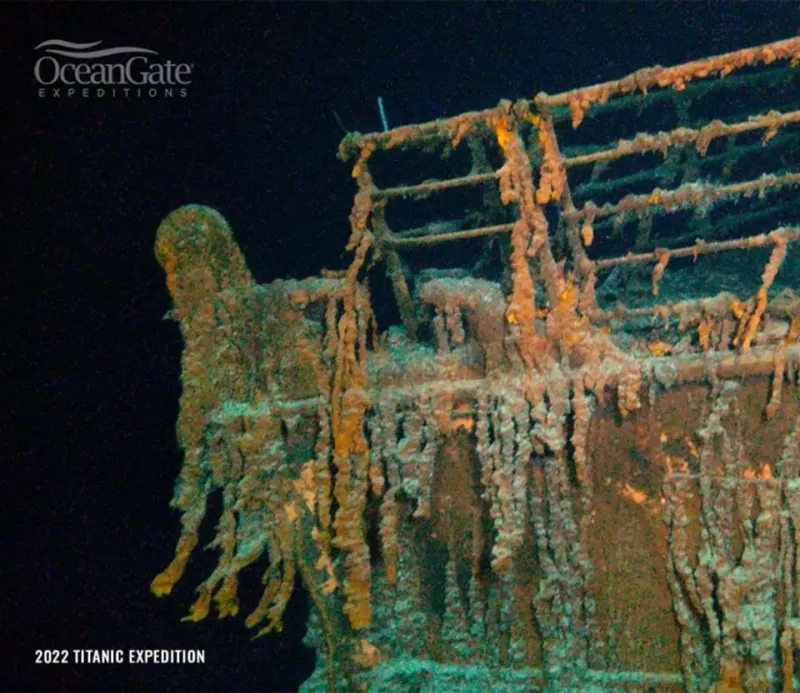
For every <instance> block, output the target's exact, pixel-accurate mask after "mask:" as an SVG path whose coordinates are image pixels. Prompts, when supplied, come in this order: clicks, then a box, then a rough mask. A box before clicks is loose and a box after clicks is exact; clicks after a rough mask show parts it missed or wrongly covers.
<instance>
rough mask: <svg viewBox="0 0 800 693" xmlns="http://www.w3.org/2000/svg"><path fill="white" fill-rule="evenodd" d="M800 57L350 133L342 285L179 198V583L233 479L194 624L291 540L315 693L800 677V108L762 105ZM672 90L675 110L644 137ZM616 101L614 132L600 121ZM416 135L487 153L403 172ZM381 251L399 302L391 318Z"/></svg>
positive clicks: (167, 578) (730, 60)
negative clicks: (248, 246) (247, 249)
mask: <svg viewBox="0 0 800 693" xmlns="http://www.w3.org/2000/svg"><path fill="white" fill-rule="evenodd" d="M799 58H800V39H790V40H787V41H782V42H778V43H775V44H770V45H768V46H762V47H758V48H753V49H747V50H743V51H737V52H735V53H730V54H727V55H724V56H718V57H715V58H709V59H707V60H699V61H695V62H693V63H688V64H686V65H681V66H677V67H674V68H660V67H656V68H646V69H644V70H639V71H638V72H636V73H634V74H632V75H629V76H628V77H625V78H623V79H621V80H617V81H614V82H608V83H605V84H601V85H595V86H593V87H588V88H586V89H578V90H573V91H570V92H565V93H563V94H557V95H554V96H548V95H546V94H540V95H538V96H537V97H536V99H534V100H533V101H526V100H519V101H516V102H513V103H512V102H511V101H505V100H504V101H501V102H500V103H499V104H498V105H497V106H496V107H494V108H491V109H487V110H484V111H475V112H471V113H465V114H462V115H459V116H456V117H454V118H448V119H441V120H437V121H433V122H430V123H423V124H418V125H409V126H403V127H400V128H395V129H393V130H389V131H388V132H381V133H373V134H366V135H362V134H359V133H353V134H351V135H348V136H347V137H346V138H345V140H344V141H343V142H342V144H341V146H340V149H339V154H340V157H341V158H342V159H345V160H349V161H351V162H352V166H353V168H352V175H353V178H354V180H355V182H356V185H357V191H356V194H355V199H354V202H353V206H352V210H351V214H350V229H351V233H350V238H349V241H348V244H347V248H346V249H347V251H348V252H349V253H350V254H351V256H350V257H351V259H350V262H349V264H348V265H347V267H346V268H345V269H343V270H340V271H323V272H322V276H320V277H316V278H309V279H306V280H303V281H277V282H273V283H272V284H270V285H266V286H264V285H259V284H257V283H255V282H254V280H253V279H252V277H251V275H250V273H249V271H248V269H247V266H246V264H245V261H244V258H243V257H242V254H241V252H240V251H239V249H238V247H237V246H236V243H235V241H234V240H233V237H232V234H231V232H230V229H229V228H228V226H227V224H226V223H225V221H224V220H223V219H222V217H221V216H220V215H219V214H217V213H216V212H214V211H213V210H210V209H207V208H204V207H198V206H189V207H184V208H181V209H179V210H177V211H176V212H174V213H173V214H171V215H170V216H169V217H168V218H167V219H166V220H165V221H164V222H163V223H162V225H161V227H160V229H159V232H158V239H157V244H156V254H157V257H158V259H159V261H160V262H161V264H162V266H163V267H164V270H165V272H166V274H167V286H168V289H169V291H170V294H171V296H172V299H173V304H174V307H173V309H172V310H171V311H170V313H169V315H170V316H171V317H174V318H175V319H177V320H178V321H179V322H180V325H181V330H182V333H183V337H184V341H185V350H184V354H183V376H182V379H183V395H182V398H181V412H180V418H179V421H178V436H179V440H180V443H181V446H182V448H183V450H184V455H185V459H184V464H183V468H182V470H181V474H180V477H179V480H178V484H177V487H176V492H175V497H174V499H173V506H174V507H176V508H177V509H178V510H180V512H181V513H182V518H181V522H182V532H181V536H180V539H179V540H178V546H177V549H176V552H175V558H174V560H173V561H172V563H171V564H170V565H169V567H168V568H167V569H166V570H165V571H164V572H163V573H162V574H161V575H159V576H158V577H157V578H156V579H155V580H154V581H153V585H152V588H153V591H154V592H155V593H156V594H167V593H169V592H170V590H171V589H172V587H173V586H174V584H175V583H176V581H177V580H178V579H179V578H180V577H181V575H182V574H183V572H184V570H185V568H186V564H187V562H188V561H189V559H190V556H191V554H192V552H193V550H194V548H195V546H196V545H197V544H198V542H199V541H200V538H199V532H200V525H201V523H202V521H203V518H204V516H205V512H206V504H207V501H208V498H209V496H210V495H211V494H214V493H219V494H220V496H221V499H222V511H221V517H220V518H219V522H218V524H217V527H216V536H215V537H214V539H213V540H212V542H211V546H212V547H214V548H215V549H217V551H218V553H219V561H218V564H217V567H216V568H215V569H214V571H213V572H212V574H211V575H210V576H208V577H207V578H206V580H205V581H204V582H203V583H202V584H201V585H200V587H199V588H198V596H197V599H196V602H195V604H194V605H193V607H192V609H191V612H190V615H189V618H190V619H192V620H199V619H201V618H203V617H205V616H206V615H207V614H208V613H209V611H210V609H211V604H212V602H213V603H214V604H215V606H216V610H217V611H218V613H219V614H220V615H221V616H225V615H232V614H235V613H236V612H237V611H238V608H239V604H238V597H237V592H238V579H239V574H240V573H241V571H242V570H243V569H244V568H245V567H247V566H248V565H251V564H253V563H255V562H257V561H261V560H263V561H264V562H265V563H267V566H266V568H265V573H264V576H263V583H264V592H263V595H262V598H261V601H260V603H259V604H258V605H256V607H255V610H254V611H253V612H252V613H251V614H250V615H249V616H248V618H247V624H248V625H249V626H256V625H260V626H261V630H260V631H259V632H260V633H263V632H267V631H269V630H274V629H278V628H280V624H281V618H282V614H283V611H284V609H285V607H286V603H287V600H288V599H289V596H290V594H291V591H292V588H293V585H294V583H295V578H300V579H301V580H302V583H303V585H304V586H305V588H306V589H307V590H308V593H309V595H310V596H311V603H312V615H311V618H310V620H309V634H308V638H307V642H309V643H310V644H311V645H313V646H314V647H315V648H316V649H317V650H318V652H319V655H320V657H319V662H320V665H319V666H318V667H317V670H316V671H315V673H314V675H313V677H312V679H311V680H310V681H309V682H307V683H306V684H305V685H304V691H306V692H307V693H312V692H313V693H316V692H317V691H322V690H327V691H328V693H335V692H336V691H367V690H370V689H371V688H373V687H374V689H375V690H387V691H398V692H399V691H403V692H404V691H407V690H412V689H415V690H416V689H419V690H423V689H424V690H434V689H438V688H441V689H442V690H451V689H455V688H458V689H459V690H460V689H462V688H463V689H464V690H466V689H470V690H472V689H476V690H477V689H481V688H487V689H488V688H491V687H492V686H495V687H500V688H503V689H504V690H506V689H507V690H526V691H528V690H530V691H534V690H537V691H539V690H541V691H544V690H601V689H602V690H606V689H615V690H617V689H621V688H626V689H627V688H630V689H632V690H657V691H665V692H666V691H676V690H686V691H690V693H707V692H708V691H709V690H715V691H718V692H719V691H734V690H758V691H761V690H763V691H767V690H773V689H777V688H776V687H778V686H780V687H781V688H782V690H783V691H785V692H786V691H789V690H794V687H796V686H797V685H798V683H797V681H798V678H797V677H798V671H797V666H796V664H797V651H798V647H799V646H800V625H798V624H800V598H798V596H797V580H798V577H797V576H798V575H800V563H798V560H800V548H798V547H800V534H798V532H797V528H798V527H800V486H798V482H797V477H798V475H799V474H800V452H799V451H798V445H800V442H798V441H800V429H798V426H800V404H798V402H800V400H799V399H798V397H797V392H798V387H800V344H799V342H800V295H798V286H800V265H799V264H798V257H797V252H796V248H797V243H798V241H800V226H798V224H797V219H798V217H797V211H798V206H797V202H796V195H795V194H794V193H795V191H796V188H797V186H798V185H800V171H797V170H795V167H794V163H795V162H794V160H793V159H792V157H791V156H788V155H787V152H789V151H794V148H796V146H797V138H798V134H797V132H796V127H797V125H798V124H799V123H800V112H799V111H797V110H789V109H791V108H792V103H793V102H791V101H789V104H788V105H789V109H786V108H784V109H782V110H781V109H780V108H779V107H780V106H781V105H782V104H781V103H780V102H778V103H774V104H773V103H769V104H765V103H763V101H765V100H766V98H767V97H770V96H772V95H773V94H777V95H779V96H782V97H786V98H788V96H787V95H788V94H791V93H792V92H791V89H790V87H791V86H792V85H793V82H792V79H794V78H795V77H796V75H795V77H792V75H793V74H794V73H792V67H794V66H795V65H796V64H797V63H798V59H799ZM781 61H782V63H783V66H782V67H781V68H780V69H776V68H775V67H773V63H775V64H777V63H779V62H781ZM786 61H788V62H789V67H786ZM746 66H749V67H751V68H753V69H752V70H743V71H742V72H741V73H740V74H738V75H730V76H729V77H727V78H726V80H724V81H721V80H719V79H716V78H717V77H719V76H724V75H728V74H729V73H730V72H732V71H735V70H738V69H739V68H742V67H746ZM759 70H761V71H759ZM751 81H752V82H751ZM751 83H752V84H755V83H757V84H759V85H768V86H769V88H768V89H761V88H759V89H758V90H756V89H750V85H751ZM668 86H672V87H673V89H664V90H660V91H659V90H657V89H653V87H668ZM648 90H651V91H650V93H648ZM717 90H718V91H717ZM730 92H734V93H735V95H736V98H731V99H727V98H725V99H719V100H718V101H715V100H714V99H715V97H716V95H718V94H724V95H726V96H727V95H728V94H729V93H730ZM750 97H753V98H755V97H758V98H760V99H761V101H758V102H757V103H756V105H755V106H753V108H752V109H751V110H750V111H749V112H748V110H747V109H748V108H749V106H748V104H749V101H748V98H750ZM698 101H699V102H701V106H702V108H700V109H699V110H700V113H699V114H698V113H695V112H694V110H693V109H694V105H695V102H698ZM729 103H730V104H735V110H733V109H734V106H728V110H727V111H726V110H724V108H725V107H726V106H725V105H726V104H729ZM784 105H785V104H784ZM651 106H658V107H659V108H661V109H662V113H661V115H663V116H664V117H663V118H660V120H659V121H658V122H659V125H660V126H661V127H664V130H663V131H658V132H647V131H642V132H638V133H636V132H635V130H634V131H633V132H623V133H618V132H617V130H616V129H615V128H617V127H618V125H619V123H630V122H631V121H632V120H636V119H641V121H642V122H644V123H646V122H647V121H646V118H645V116H643V115H642V114H647V113H652V112H653V109H652V108H650V107H651ZM717 106H719V108H720V109H721V110H720V112H719V113H714V115H716V116H718V117H713V118H712V117H710V114H709V111H713V110H714V109H715V107H717ZM619 112H623V113H624V115H625V117H623V118H617V117H616V116H617V114H618V113H619ZM670 114H673V115H674V123H673V124H672V125H663V123H665V122H667V121H668V120H669V118H668V116H669V115H670ZM609 115H610V116H611V118H607V116H609ZM586 118H593V119H594V118H596V119H597V121H596V123H593V127H592V128H591V129H589V128H585V127H584V129H583V130H582V131H581V132H580V133H577V134H578V135H583V133H584V132H585V131H589V132H588V135H587V136H588V137H589V139H590V140H591V139H592V138H593V137H594V138H596V137H600V138H603V141H600V142H588V143H587V142H586V140H585V139H580V140H576V141H578V142H579V144H575V143H574V142H573V139H571V138H573V130H574V128H577V127H579V126H580V125H581V123H582V121H584V120H585V119H586ZM598 133H599V134H598ZM634 133H635V134H634ZM617 135H619V136H617ZM398 149H402V150H412V151H416V152H417V153H423V154H426V155H427V154H431V153H433V154H437V155H440V156H441V158H446V157H449V156H450V155H452V154H454V153H456V152H457V155H456V156H453V157H452V160H453V161H459V162H460V164H463V163H466V166H465V170H461V171H459V170H455V166H456V164H454V170H453V171H452V175H450V177H445V178H435V177H431V176H426V175H420V176H419V179H418V180H420V181H421V182H418V183H412V184H409V185H398V184H393V186H392V187H381V185H380V175H379V173H376V172H381V171H383V172H385V171H386V170H387V167H386V166H384V165H382V164H383V163H384V162H383V161H381V162H380V164H378V165H375V164H376V160H377V159H380V158H383V157H388V158H391V157H392V156H395V155H396V151H397V150H398ZM653 153H655V154H656V156H653ZM462 154H463V155H464V156H461V155H462ZM658 154H660V156H657V155H658ZM754 162H757V163H754ZM460 164H459V165H460ZM762 164H763V166H761V165H762ZM759 167H760V168H759ZM398 170H399V171H403V172H405V171H406V170H407V162H406V163H405V164H404V165H403V166H399V167H398ZM437 170H438V171H441V166H439V168H438V169H437ZM576 172H580V173H576ZM437 175H441V173H438V174H437ZM448 175H449V174H448ZM471 189H477V191H478V193H479V194H476V195H463V196H462V197H461V198H459V200H460V201H459V202H458V203H453V204H450V203H449V202H447V201H445V202H446V203H442V204H439V203H440V202H441V200H442V199H444V198H445V197H446V196H448V195H452V194H455V193H459V192H467V191H470V190H471ZM439 196H442V198H441V199H440V198H439ZM464 200H472V201H473V202H468V201H467V202H464ZM476 200H477V202H474V201H476ZM429 201H435V203H436V204H430V206H428V204H429ZM420 203H423V204H420ZM473 203H474V204H476V205H477V206H476V207H473V208H466V209H465V208H464V205H465V204H466V205H469V204H473ZM404 205H405V206H406V209H399V208H400V207H403V206H404ZM409 207H410V208H411V209H409ZM434 208H435V209H437V210H439V211H438V214H440V215H441V216H437V217H436V218H428V217H429V216H430V214H431V212H430V210H431V209H434ZM442 210H449V212H448V211H442ZM401 220H405V221H406V222H408V221H409V220H413V221H411V222H410V228H395V226H396V225H398V224H400V223H402V222H401ZM793 220H794V221H793ZM447 244H457V245H456V246H453V247H455V248H456V251H454V252H453V253H452V254H451V253H449V251H448V247H449V246H447ZM462 248H466V249H465V250H464V251H463V252H462V251H461V249H462ZM454 258H456V259H458V261H459V266H458V267H454V266H453V265H454V262H453V259H454ZM462 259H463V263H462V262H461V260H462ZM473 262H474V264H472V263H473ZM726 263H728V264H726ZM376 266H377V267H383V269H384V271H385V274H386V279H387V280H388V281H387V283H386V287H390V288H391V290H392V291H393V292H394V296H395V299H396V307H397V313H398V315H399V318H400V320H399V322H400V323H401V325H395V326H389V327H388V329H385V328H386V326H383V325H382V329H385V331H384V332H382V333H381V334H378V329H377V324H376V317H375V315H374V314H373V311H372V305H371V299H370V294H369V291H368V290H367V283H368V282H372V281H373V280H374V274H373V275H370V274H369V272H370V270H371V269H373V268H374V267H376ZM412 268H413V269H412ZM378 283H380V282H378ZM698 421H699V422H700V424H699V426H698V425H697V422H698ZM787 431H788V433H787ZM770 436H771V437H770ZM777 448H780V450H778V449H777ZM660 510H663V517H660ZM632 551H635V552H636V555H635V556H633V555H631V552H632ZM670 605H671V607H672V609H673V613H671V614H670V613H668V612H669V609H670ZM636 643H641V645H640V646H637V645H636Z"/></svg>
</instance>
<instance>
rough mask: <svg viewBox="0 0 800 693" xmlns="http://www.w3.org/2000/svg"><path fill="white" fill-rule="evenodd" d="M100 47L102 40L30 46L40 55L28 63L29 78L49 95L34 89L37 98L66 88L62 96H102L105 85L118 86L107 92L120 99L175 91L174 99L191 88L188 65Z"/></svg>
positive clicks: (133, 49)
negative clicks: (33, 62) (38, 93)
mask: <svg viewBox="0 0 800 693" xmlns="http://www.w3.org/2000/svg"><path fill="white" fill-rule="evenodd" d="M101 44H102V41H92V42H89V43H75V42H73V41H64V40H62V39H50V40H48V41H42V42H41V43H40V44H39V45H38V46H36V47H35V50H37V51H41V52H42V53H43V55H40V56H39V58H38V59H37V60H36V63H35V64H34V67H33V73H34V76H35V77H36V81H37V82H38V83H39V84H40V85H41V86H42V87H52V93H51V92H48V91H47V90H41V89H40V95H42V96H56V97H57V96H61V95H62V94H61V91H59V89H60V88H61V87H66V89H65V90H64V95H66V96H72V95H91V94H95V95H99V96H103V95H106V94H107V92H106V91H103V89H102V88H105V87H112V88H116V87H122V89H121V90H117V91H112V92H111V93H113V94H117V93H118V92H119V93H121V94H122V95H124V96H129V95H130V94H131V93H135V94H137V95H138V94H140V93H142V94H146V95H148V96H158V95H166V96H169V95H173V94H174V93H176V92H175V91H174V90H175V89H177V93H178V94H179V95H181V96H185V95H186V89H185V88H184V87H186V86H187V85H189V84H191V78H192V70H193V66H192V65H189V64H188V63H176V62H173V61H172V60H161V59H156V56H158V53H157V52H156V51H154V50H150V49H149V48H141V47H140V46H113V47H109V48H102V47H101ZM131 87H137V88H139V89H138V90H136V89H134V90H132V89H131ZM92 88H94V91H92ZM170 90H173V91H170Z"/></svg>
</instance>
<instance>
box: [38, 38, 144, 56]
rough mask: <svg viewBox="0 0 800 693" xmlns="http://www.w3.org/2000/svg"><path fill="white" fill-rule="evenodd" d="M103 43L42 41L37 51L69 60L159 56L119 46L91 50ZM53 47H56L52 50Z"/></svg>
mask: <svg viewBox="0 0 800 693" xmlns="http://www.w3.org/2000/svg"><path fill="white" fill-rule="evenodd" d="M101 43H103V42H102V41H94V42H92V43H72V42H71V41H62V40H61V39H50V40H49V41H42V42H41V43H40V44H39V45H38V46H36V50H39V49H40V48H44V49H46V50H45V53H50V54H53V55H63V56H65V57H67V58H108V57H109V56H112V55H126V54H128V55H130V54H134V55H142V54H149V55H158V53H156V51H151V50H150V49H149V48H139V47H137V46H119V47H117V48H101V49H99V50H96V51H93V50H89V49H90V48H94V47H95V46H99V45H100V44H101ZM51 46H56V47H55V48H51Z"/></svg>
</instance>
